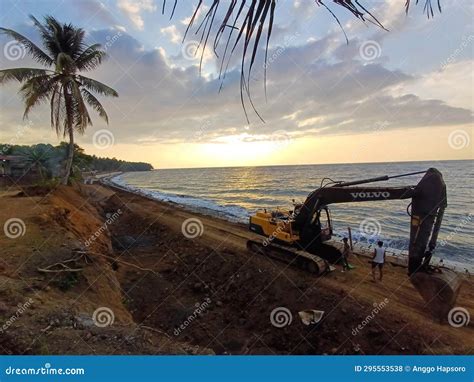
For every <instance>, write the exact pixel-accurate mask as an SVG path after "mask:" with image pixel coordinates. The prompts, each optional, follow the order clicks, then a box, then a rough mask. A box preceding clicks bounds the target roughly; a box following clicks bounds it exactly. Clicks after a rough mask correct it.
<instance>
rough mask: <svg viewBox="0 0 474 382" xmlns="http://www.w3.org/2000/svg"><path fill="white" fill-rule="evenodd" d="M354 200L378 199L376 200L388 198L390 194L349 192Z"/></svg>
mask: <svg viewBox="0 0 474 382" xmlns="http://www.w3.org/2000/svg"><path fill="white" fill-rule="evenodd" d="M351 195H352V197H353V198H354V199H378V198H389V197H390V192H388V191H371V192H363V191H362V192H351Z"/></svg>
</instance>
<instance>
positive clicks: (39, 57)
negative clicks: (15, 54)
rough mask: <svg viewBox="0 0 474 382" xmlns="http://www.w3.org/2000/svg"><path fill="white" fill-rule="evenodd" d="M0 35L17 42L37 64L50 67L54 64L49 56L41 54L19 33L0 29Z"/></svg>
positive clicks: (41, 52)
mask: <svg viewBox="0 0 474 382" xmlns="http://www.w3.org/2000/svg"><path fill="white" fill-rule="evenodd" d="M0 34H4V35H7V36H9V37H11V38H12V39H14V40H15V41H18V43H20V44H21V45H22V46H23V47H24V48H25V50H26V52H27V53H28V54H29V55H30V56H32V57H33V59H34V60H35V61H36V62H38V63H39V64H42V65H46V66H52V65H53V64H54V60H53V59H52V58H51V57H50V56H48V55H47V54H46V53H45V52H43V51H42V50H41V49H40V48H39V47H38V46H37V45H36V44H35V43H34V42H32V41H31V40H30V39H28V38H27V37H25V36H23V35H21V34H20V33H18V32H15V31H14V30H12V29H7V28H0Z"/></svg>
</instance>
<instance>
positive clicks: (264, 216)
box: [247, 168, 462, 320]
mask: <svg viewBox="0 0 474 382" xmlns="http://www.w3.org/2000/svg"><path fill="white" fill-rule="evenodd" d="M417 174H424V175H423V177H422V179H421V180H420V182H419V183H418V184H417V185H414V186H401V187H373V186H367V184H368V183H374V182H381V181H388V180H390V179H394V178H400V177H404V176H410V175H417ZM394 199H411V203H410V204H409V205H408V207H407V212H408V215H409V216H410V244H409V248H408V275H409V277H410V281H411V282H412V284H413V285H414V287H415V288H416V289H417V290H418V292H419V293H420V294H421V296H422V297H423V299H424V300H425V302H426V306H427V307H428V308H429V310H430V311H431V313H432V314H433V315H434V316H435V317H437V318H438V319H441V320H442V319H445V318H446V317H447V315H448V312H449V310H451V309H452V307H453V306H454V304H455V302H456V298H457V295H458V293H459V289H460V286H461V282H462V278H461V276H460V275H458V274H457V273H456V272H454V271H452V270H450V269H448V268H445V267H439V266H438V267H434V266H432V265H430V260H431V257H432V255H433V252H434V250H435V248H436V241H437V239H438V233H439V230H440V228H441V222H442V220H443V215H444V210H445V208H446V207H447V195H446V184H445V183H444V180H443V176H442V174H441V172H439V171H438V170H437V169H435V168H430V169H428V170H426V171H419V172H413V173H408V174H401V175H395V176H387V175H385V176H381V177H376V178H370V179H363V180H356V181H350V182H340V181H333V180H331V179H329V178H325V179H323V181H322V182H321V186H320V187H319V188H318V189H316V190H315V191H313V192H311V193H310V194H309V195H308V197H307V198H306V201H305V202H304V203H301V204H294V208H293V210H281V209H277V210H274V211H267V210H262V211H257V212H256V214H255V215H253V216H251V217H250V222H249V229H250V230H251V231H252V232H255V233H257V234H259V235H262V236H264V237H265V238H264V239H262V240H261V241H258V240H249V241H248V242H247V247H248V249H250V250H251V251H254V252H257V253H261V254H264V255H266V256H270V257H273V258H276V259H278V260H282V261H285V262H287V263H290V264H292V265H295V266H298V267H300V268H303V269H305V270H307V271H309V272H311V273H314V274H317V275H322V274H324V273H326V272H328V271H329V269H330V265H329V263H333V264H334V263H337V262H339V261H340V260H341V255H342V254H341V252H340V250H339V249H337V248H336V247H334V246H332V245H329V244H328V243H327V241H328V240H330V239H331V237H332V234H333V226H332V221H331V215H330V212H329V209H328V205H329V204H333V203H352V202H373V201H378V202H380V201H385V200H394Z"/></svg>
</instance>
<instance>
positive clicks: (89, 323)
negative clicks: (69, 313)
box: [74, 313, 95, 329]
mask: <svg viewBox="0 0 474 382" xmlns="http://www.w3.org/2000/svg"><path fill="white" fill-rule="evenodd" d="M74 319H75V321H76V325H77V327H79V328H82V329H85V328H93V327H94V326H95V323H94V320H93V319H92V317H90V316H89V315H88V314H85V313H79V314H78V315H77V316H75V317H74Z"/></svg>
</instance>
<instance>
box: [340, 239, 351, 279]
mask: <svg viewBox="0 0 474 382" xmlns="http://www.w3.org/2000/svg"><path fill="white" fill-rule="evenodd" d="M342 241H343V242H344V248H343V250H342V258H341V260H342V272H345V271H349V270H350V269H351V266H350V264H349V262H348V261H347V259H348V258H349V255H350V253H351V247H350V246H349V243H348V242H347V237H345V238H343V239H342Z"/></svg>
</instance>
